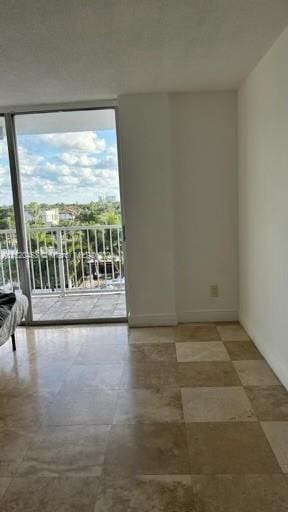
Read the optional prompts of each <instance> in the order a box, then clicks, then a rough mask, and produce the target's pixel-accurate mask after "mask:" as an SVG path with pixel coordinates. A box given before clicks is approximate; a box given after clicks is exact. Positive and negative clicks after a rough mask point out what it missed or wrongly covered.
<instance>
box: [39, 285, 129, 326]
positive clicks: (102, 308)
mask: <svg viewBox="0 0 288 512" xmlns="http://www.w3.org/2000/svg"><path fill="white" fill-rule="evenodd" d="M32 302H33V318H34V320H66V319H71V320H75V319H76V320H80V319H83V318H84V319H86V318H117V317H125V316H126V303H125V292H115V293H112V292H111V293H110V292H109V293H101V294H96V293H94V294H93V293H90V294H89V293H87V294H86V295H80V294H74V295H73V294H71V295H69V294H66V295H65V296H64V297H61V296H59V295H56V296H54V295H53V296H51V295H50V296H49V295H45V296H43V295H42V296H41V295H38V296H35V295H34V296H33V298H32Z"/></svg>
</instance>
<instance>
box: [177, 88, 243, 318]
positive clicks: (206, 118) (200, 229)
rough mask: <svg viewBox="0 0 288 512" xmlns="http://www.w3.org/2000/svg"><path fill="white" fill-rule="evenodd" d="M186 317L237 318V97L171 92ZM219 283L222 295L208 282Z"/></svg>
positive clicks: (181, 313)
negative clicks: (215, 293) (214, 295)
mask: <svg viewBox="0 0 288 512" xmlns="http://www.w3.org/2000/svg"><path fill="white" fill-rule="evenodd" d="M171 127H172V157H173V158H172V161H173V170H174V193H175V213H176V218H175V239H176V261H175V272H176V297H177V299H176V302H177V314H178V319H179V320H180V321H184V322H187V321H194V320H195V321H199V320H218V319H219V320H233V319H235V318H237V310H238V300H237V299H238V297H237V294H238V289H237V277H238V269H237V251H238V248H237V238H238V234H237V222H238V220H237V147H236V144H237V134H236V127H237V97H236V94H235V93H229V92H228V93H203V94H173V95H172V96H171ZM213 284H218V287H219V297H217V298H212V297H210V294H209V292H210V289H209V286H210V285H213Z"/></svg>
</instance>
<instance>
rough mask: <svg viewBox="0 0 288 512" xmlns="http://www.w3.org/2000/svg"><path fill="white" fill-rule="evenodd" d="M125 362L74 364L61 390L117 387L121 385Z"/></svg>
mask: <svg viewBox="0 0 288 512" xmlns="http://www.w3.org/2000/svg"><path fill="white" fill-rule="evenodd" d="M122 372H123V364H122V363H121V364H117V363H116V364H105V363H103V364H102V365H101V364H95V365H89V366H88V365H78V364H74V365H73V366H72V368H71V369H70V370H69V372H68V374H67V375H66V378H65V380H64V382H63V384H62V386H61V392H62V393H64V392H67V393H71V391H75V392H79V391H93V390H94V391H96V392H97V393H99V389H117V388H119V386H120V381H121V376H122Z"/></svg>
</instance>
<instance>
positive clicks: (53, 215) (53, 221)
mask: <svg viewBox="0 0 288 512" xmlns="http://www.w3.org/2000/svg"><path fill="white" fill-rule="evenodd" d="M41 216H42V221H43V222H44V224H45V225H46V226H57V225H58V224H59V210H58V208H52V209H51V210H45V211H44V212H42V214H41Z"/></svg>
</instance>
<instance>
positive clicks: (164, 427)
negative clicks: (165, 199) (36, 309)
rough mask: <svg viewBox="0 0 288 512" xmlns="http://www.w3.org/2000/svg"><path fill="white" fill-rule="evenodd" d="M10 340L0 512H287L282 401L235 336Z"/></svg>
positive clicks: (5, 349) (217, 332)
mask: <svg viewBox="0 0 288 512" xmlns="http://www.w3.org/2000/svg"><path fill="white" fill-rule="evenodd" d="M16 337H17V352H16V353H12V351H11V346H10V343H7V344H5V345H4V346H2V347H1V348H0V510H1V512H16V511H17V512H18V511H19V512H20V511H21V512H40V511H41V512H56V511H57V512H112V511H113V512H138V511H139V512H164V511H165V512H287V511H288V393H287V391H286V390H285V389H284V388H283V387H282V385H281V384H280V382H279V381H278V380H277V378H276V377H275V375H274V374H273V372H272V371H271V369H270V368H269V366H268V365H267V364H266V362H265V361H264V359H262V357H261V355H260V353H259V352H258V351H257V349H256V347H255V346H254V344H253V342H252V341H251V340H250V339H249V337H248V336H247V334H246V333H245V331H244V330H243V329H242V328H241V326H240V325H239V324H219V325H216V324H215V325H214V324H206V325H204V324H203V325H201V324H198V325H185V326H179V327H176V328H169V327H166V328H145V329H130V330H128V328H127V326H126V325H124V324H122V325H120V324H118V325H110V326H104V325H103V326H100V325H99V326H93V325H90V326H85V327H84V326H76V325H75V326H69V327H54V328H53V327H51V328H50V327H49V328H48V327H47V328H44V327H42V328H41V327H38V328H36V327H35V328H27V329H25V328H19V329H18V331H17V335H16Z"/></svg>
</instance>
